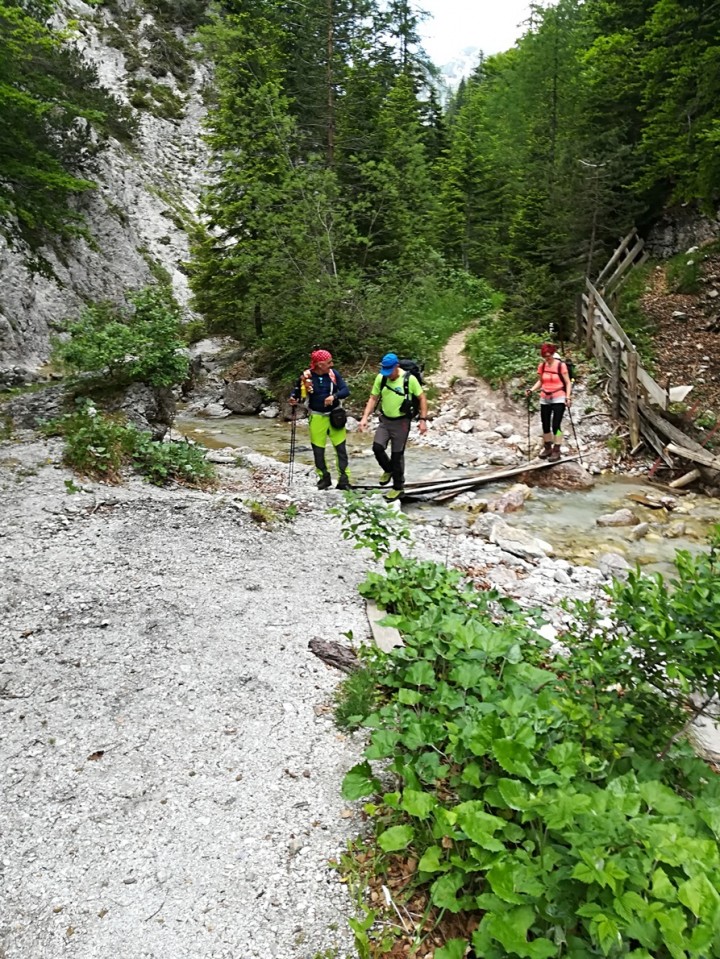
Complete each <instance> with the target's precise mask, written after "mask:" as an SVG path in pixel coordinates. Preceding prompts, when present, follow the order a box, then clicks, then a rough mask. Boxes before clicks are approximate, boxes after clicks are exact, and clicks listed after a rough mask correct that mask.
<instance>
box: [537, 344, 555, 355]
mask: <svg viewBox="0 0 720 959" xmlns="http://www.w3.org/2000/svg"><path fill="white" fill-rule="evenodd" d="M556 353H557V346H555V344H554V343H543V345H542V346H541V347H540V356H555V354H556Z"/></svg>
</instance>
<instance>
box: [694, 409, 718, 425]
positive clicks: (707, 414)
mask: <svg viewBox="0 0 720 959" xmlns="http://www.w3.org/2000/svg"><path fill="white" fill-rule="evenodd" d="M717 421H718V418H717V414H716V413H713V411H712V410H705V411H704V412H703V413H701V414H700V415H699V416H698V417H696V419H695V420H694V421H693V426H694V427H695V429H697V430H712V429H714V428H715V427H716V426H717Z"/></svg>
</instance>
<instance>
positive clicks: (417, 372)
mask: <svg viewBox="0 0 720 959" xmlns="http://www.w3.org/2000/svg"><path fill="white" fill-rule="evenodd" d="M398 366H399V367H400V369H401V370H402V371H403V390H404V391H405V400H404V402H403V404H402V406H401V407H400V411H401V413H402V414H403V416H408V417H409V418H410V419H411V420H416V419H417V418H418V416H419V415H420V397H419V396H413V395H412V394H411V393H410V387H409V380H410V377H411V376H414V377H415V379H416V380H417V381H418V383H419V384H420V386H422V385H423V374H422V371H423V367H422V363H421V362H420V361H419V360H399V361H398ZM387 381H388V378H387V376H383V378H382V383H381V384H380V392H381V393H382V391H383V390H384V389H385V387H386V386H387ZM388 389H390V390H393V393H397V392H398V390H396V389H393V387H392V386H388Z"/></svg>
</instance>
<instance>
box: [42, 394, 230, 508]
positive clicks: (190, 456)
mask: <svg viewBox="0 0 720 959" xmlns="http://www.w3.org/2000/svg"><path fill="white" fill-rule="evenodd" d="M43 432H45V433H46V434H47V435H59V436H62V437H63V438H64V440H65V449H64V452H63V459H64V462H65V463H66V464H67V465H68V466H70V467H71V468H72V469H74V470H75V471H76V472H78V473H80V474H81V475H83V476H92V477H96V478H98V479H105V480H109V481H110V482H111V483H117V482H119V480H120V478H121V472H122V470H123V468H125V467H129V466H132V467H134V468H135V469H136V470H137V471H138V472H139V473H141V474H142V475H143V476H145V477H146V478H147V479H149V480H150V482H151V483H155V484H156V485H159V486H161V485H163V484H164V483H166V482H168V481H170V480H174V481H176V482H179V483H184V484H186V485H188V486H199V487H204V486H207V485H209V484H210V483H211V482H212V481H213V479H214V476H215V472H214V470H213V467H212V464H210V463H208V462H207V461H206V460H205V457H204V455H203V452H202V450H201V448H200V447H197V446H193V445H192V444H191V443H186V442H183V443H175V442H172V443H159V442H156V441H155V440H153V439H152V437H151V435H150V434H149V433H146V432H143V431H141V430H138V429H137V428H136V427H134V426H133V425H132V424H127V423H125V422H124V421H123V420H122V419H121V418H120V417H119V416H108V415H104V414H102V413H101V412H100V411H99V410H98V409H97V407H96V406H95V405H94V404H93V403H92V402H90V401H88V400H80V401H78V409H77V410H75V411H74V412H72V413H67V414H65V415H64V416H62V417H59V418H58V419H55V420H51V421H50V422H48V423H46V424H45V425H44V427H43ZM68 484H71V486H72V488H71V486H70V485H68ZM66 486H67V487H68V492H76V490H77V489H78V487H75V486H74V484H72V481H71V480H66Z"/></svg>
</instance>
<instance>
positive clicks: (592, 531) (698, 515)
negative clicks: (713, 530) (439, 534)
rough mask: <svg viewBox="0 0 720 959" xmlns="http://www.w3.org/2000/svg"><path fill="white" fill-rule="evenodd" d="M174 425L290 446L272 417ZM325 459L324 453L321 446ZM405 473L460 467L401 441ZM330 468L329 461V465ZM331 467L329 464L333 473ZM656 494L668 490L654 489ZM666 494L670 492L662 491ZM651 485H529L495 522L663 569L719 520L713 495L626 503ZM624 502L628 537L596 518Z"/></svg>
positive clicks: (280, 452) (302, 445) (223, 438)
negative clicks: (517, 506)
mask: <svg viewBox="0 0 720 959" xmlns="http://www.w3.org/2000/svg"><path fill="white" fill-rule="evenodd" d="M175 425H176V428H177V429H179V430H180V431H181V432H182V433H184V434H185V435H186V436H188V437H189V438H190V439H193V440H195V441H196V442H198V443H201V444H202V445H204V446H207V447H209V448H212V449H219V448H223V447H228V446H230V447H243V446H244V447H249V448H251V449H252V450H254V451H255V452H257V453H263V454H265V455H266V456H272V457H273V458H274V459H277V460H280V461H281V462H287V461H288V458H289V450H290V424H289V423H286V422H283V421H282V420H280V419H274V420H269V419H263V418H262V417H254V416H230V417H227V418H226V419H224V420H208V419H206V418H204V417H196V416H186V415H180V416H179V417H178V418H177V420H176V424H175ZM296 444H297V445H296V462H298V463H302V464H305V465H307V466H311V465H312V463H313V458H312V451H311V449H310V441H309V438H308V433H307V429H306V427H305V426H304V425H303V424H301V423H299V424H298V428H297V434H296ZM371 446H372V432H369V433H352V434H351V435H350V436H349V438H348V451H349V454H350V469H351V473H352V479H353V482H354V483H360V484H364V483H368V484H374V483H376V482H377V478H378V466H377V463H376V462H375V458H374V456H373V455H372V450H371ZM327 456H328V462H329V463H332V452H331V450H330V447H329V445H328V450H327ZM405 461H406V478H407V480H408V482H414V481H417V480H425V479H428V480H432V479H452V478H454V477H460V476H463V475H464V472H465V471H462V470H458V469H457V468H453V467H452V458H451V454H449V453H448V452H447V451H445V450H438V449H434V448H433V447H426V446H423V447H419V446H415V445H413V443H412V441H411V442H410V443H409V444H408V447H407V450H406V454H405ZM332 467H334V463H332ZM335 474H336V470H335V469H334V468H333V475H335ZM508 486H509V482H508V481H505V482H504V483H498V484H492V485H488V486H485V487H482V488H481V489H480V490H479V491H478V492H477V498H478V499H479V498H482V499H492V498H493V497H494V496H497V495H498V494H499V493H501V492H503V491H504V490H506V489H508ZM660 492H663V493H665V492H668V491H666V490H662V491H660ZM669 492H670V493H671V494H672V491H669ZM658 493H659V490H658V487H657V486H655V485H652V484H650V483H647V482H642V481H639V480H637V479H629V478H626V477H619V476H615V475H608V476H601V477H598V478H597V482H596V484H595V486H594V487H593V488H592V489H590V490H577V491H570V492H561V491H559V490H553V489H533V491H532V495H531V497H530V498H529V499H528V500H527V501H526V503H525V507H524V508H523V509H522V510H520V511H519V512H516V513H507V514H504V515H503V516H502V518H503V520H504V521H505V522H507V523H509V524H510V525H517V526H522V527H523V529H525V530H526V531H527V532H530V533H533V534H535V535H537V536H539V537H540V538H541V539H544V540H545V541H546V542H548V543H550V544H551V545H552V546H553V548H554V550H555V553H556V555H557V556H559V557H562V558H564V559H568V560H570V561H573V562H577V563H582V564H584V565H587V566H594V565H596V560H597V557H599V556H601V555H602V554H603V553H608V552H612V553H619V554H621V555H622V556H624V557H625V559H626V560H627V561H628V562H629V563H631V564H634V563H636V562H637V563H640V564H641V565H642V566H643V567H646V568H647V569H648V571H654V570H656V569H657V570H660V571H662V572H668V571H670V570H671V568H672V559H673V556H674V555H675V551H676V550H677V549H689V550H691V551H696V550H698V549H701V548H703V546H704V544H705V543H706V541H707V534H708V531H709V529H710V527H711V526H712V525H713V524H714V523H720V501H718V500H714V499H709V498H707V497H703V496H699V495H697V494H694V493H689V494H686V495H677V494H675V495H674V497H673V498H674V499H676V501H677V506H676V508H675V509H674V510H672V511H671V512H669V511H667V510H665V509H651V508H648V507H646V506H642V505H640V504H638V503H637V502H634V501H633V500H632V499H629V497H630V496H631V495H633V494H635V495H641V496H642V495H644V496H647V497H650V498H654V499H657V498H658ZM623 507H629V508H631V509H632V510H633V512H634V513H635V515H636V516H637V517H638V521H639V522H646V523H649V524H650V531H649V532H648V534H647V535H646V536H645V537H644V538H642V539H638V540H633V539H632V538H631V537H630V535H629V529H628V527H619V528H618V527H615V528H612V527H600V526H598V525H597V524H596V522H595V521H596V519H597V517H598V516H602V515H603V514H605V513H612V512H614V511H615V510H617V509H621V508H623ZM407 508H408V509H411V510H420V511H422V512H424V513H429V514H430V515H444V514H446V512H447V510H448V509H453V510H457V509H460V508H463V507H459V506H458V505H457V504H456V505H453V503H452V501H451V502H450V505H448V506H444V505H437V504H431V503H426V504H415V505H411V506H410V505H409V506H408V507H407Z"/></svg>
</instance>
